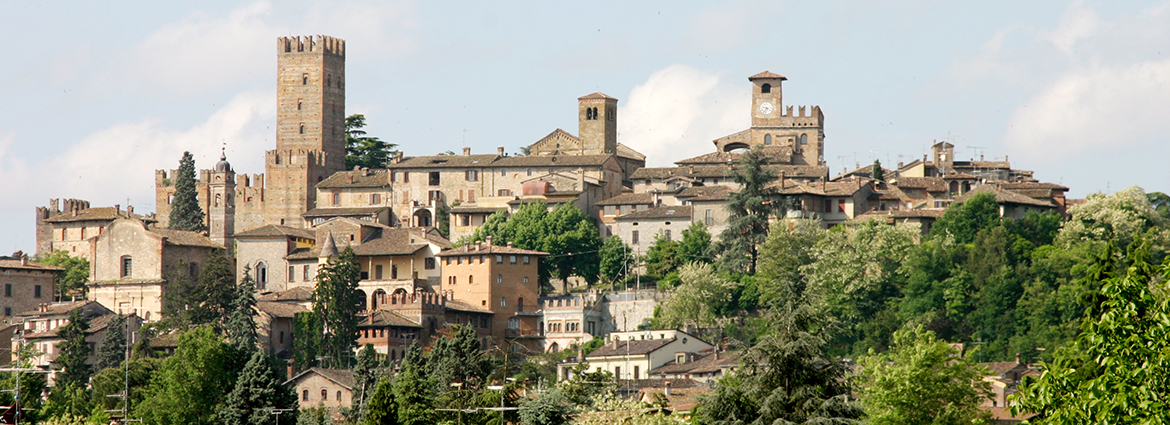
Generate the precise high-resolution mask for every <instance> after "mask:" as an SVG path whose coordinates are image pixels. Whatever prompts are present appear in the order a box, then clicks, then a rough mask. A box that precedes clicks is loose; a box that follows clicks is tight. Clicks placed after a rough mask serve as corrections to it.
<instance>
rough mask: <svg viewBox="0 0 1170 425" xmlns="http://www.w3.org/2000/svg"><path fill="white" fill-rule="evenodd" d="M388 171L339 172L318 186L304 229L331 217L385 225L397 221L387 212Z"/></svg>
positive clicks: (392, 224) (388, 199) (306, 215)
mask: <svg viewBox="0 0 1170 425" xmlns="http://www.w3.org/2000/svg"><path fill="white" fill-rule="evenodd" d="M392 195H393V191H392V188H391V185H390V172H389V170H371V169H369V168H359V169H355V170H352V171H341V172H338V173H335V174H333V175H332V176H329V178H327V179H325V180H323V181H322V182H321V183H317V199H319V200H320V201H318V202H317V207H316V208H313V209H311V210H309V211H307V212H305V213H304V214H303V216H304V218H305V222H306V226H316V225H318V224H321V223H324V222H325V221H327V220H329V219H331V218H334V217H346V218H352V219H355V220H365V221H372V222H375V223H380V224H385V225H387V226H397V225H398V222H397V220H396V219H395V217H394V216H393V215H392V214H391V213H390V206H391V205H392V203H391V196H392Z"/></svg>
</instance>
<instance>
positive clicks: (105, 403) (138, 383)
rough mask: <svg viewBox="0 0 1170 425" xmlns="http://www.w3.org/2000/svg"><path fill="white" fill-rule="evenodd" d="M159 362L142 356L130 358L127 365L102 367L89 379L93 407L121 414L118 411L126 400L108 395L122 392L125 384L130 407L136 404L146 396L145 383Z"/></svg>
mask: <svg viewBox="0 0 1170 425" xmlns="http://www.w3.org/2000/svg"><path fill="white" fill-rule="evenodd" d="M159 362H160V360H158V359H152V358H144V359H137V360H131V361H130V364H129V365H120V366H118V367H114V368H107V369H102V370H101V371H100V372H98V373H97V374H96V375H94V376H93V379H91V380H90V386H91V387H92V388H93V401H94V405H95V409H97V410H102V411H105V410H118V411H119V413H118V415H119V416H121V413H120V411H121V410H122V409H123V408H124V407H126V402H125V401H124V400H123V399H122V397H110V395H114V394H122V393H124V392H125V391H126V386H127V384H129V387H130V403H129V404H130V406H132V408H133V406H137V405H138V404H139V403H141V402H142V400H143V399H145V398H146V388H147V385H149V384H150V379H151V377H152V376H153V374H154V369H155V366H156V365H157V364H158V363H159ZM123 367H127V369H123ZM127 381H128V382H127ZM131 411H133V410H131Z"/></svg>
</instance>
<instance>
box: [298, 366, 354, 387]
mask: <svg viewBox="0 0 1170 425" xmlns="http://www.w3.org/2000/svg"><path fill="white" fill-rule="evenodd" d="M309 374H316V375H321V376H323V377H325V379H328V380H330V381H333V383H335V384H337V385H341V386H343V387H345V389H347V390H350V391H353V372H352V371H349V370H345V369H325V368H320V367H314V368H310V369H309V370H306V371H304V372H301V373H298V374H297V376H294V377H292V378H290V379H289V380H287V381H285V382H284V385H288V384H291V383H292V382H293V381H299V380H300V379H301V377H303V376H306V375H309Z"/></svg>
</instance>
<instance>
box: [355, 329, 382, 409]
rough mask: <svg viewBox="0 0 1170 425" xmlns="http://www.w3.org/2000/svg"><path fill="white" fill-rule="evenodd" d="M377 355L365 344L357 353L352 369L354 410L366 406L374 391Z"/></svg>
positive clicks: (372, 347)
mask: <svg viewBox="0 0 1170 425" xmlns="http://www.w3.org/2000/svg"><path fill="white" fill-rule="evenodd" d="M377 369H378V355H377V353H376V352H375V351H374V346H373V345H372V344H366V346H365V347H362V349H361V351H358V355H357V362H356V364H355V365H354V368H353V382H354V388H353V390H354V399H355V400H356V401H357V402H355V403H354V407H355V408H359V406H361V405H364V404H366V400H369V399H370V393H372V392H373V391H374V384H375V383H376V382H377V381H376V379H377V374H378V370H377Z"/></svg>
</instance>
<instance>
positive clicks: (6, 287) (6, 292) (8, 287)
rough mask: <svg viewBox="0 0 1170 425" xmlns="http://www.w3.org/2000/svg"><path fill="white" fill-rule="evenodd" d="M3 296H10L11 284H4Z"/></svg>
mask: <svg viewBox="0 0 1170 425" xmlns="http://www.w3.org/2000/svg"><path fill="white" fill-rule="evenodd" d="M4 296H6V297H11V296H12V284H11V283H5V284H4Z"/></svg>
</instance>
